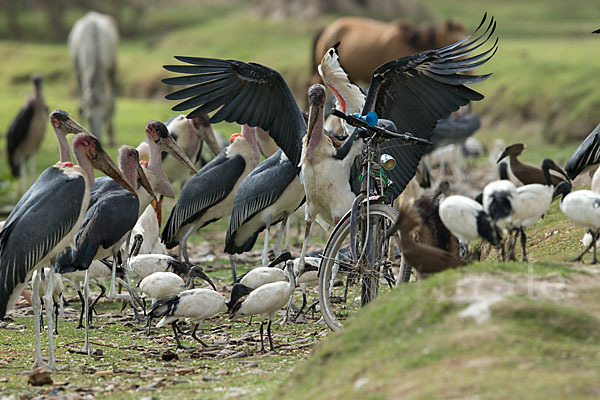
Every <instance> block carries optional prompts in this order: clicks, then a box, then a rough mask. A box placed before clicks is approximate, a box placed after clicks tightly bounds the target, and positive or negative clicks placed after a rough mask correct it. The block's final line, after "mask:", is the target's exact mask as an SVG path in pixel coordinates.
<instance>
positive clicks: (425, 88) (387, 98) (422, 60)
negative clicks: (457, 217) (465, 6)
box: [363, 14, 498, 197]
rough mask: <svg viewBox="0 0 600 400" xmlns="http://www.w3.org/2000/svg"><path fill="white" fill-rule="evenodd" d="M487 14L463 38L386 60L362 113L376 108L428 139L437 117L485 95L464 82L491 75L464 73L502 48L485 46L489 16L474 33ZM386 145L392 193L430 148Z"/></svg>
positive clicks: (489, 29) (395, 142)
mask: <svg viewBox="0 0 600 400" xmlns="http://www.w3.org/2000/svg"><path fill="white" fill-rule="evenodd" d="M486 19H487V14H486V15H484V17H483V19H482V21H481V23H480V24H479V27H477V29H476V30H475V32H474V33H473V34H471V35H469V36H467V37H466V38H465V39H463V40H461V41H459V42H456V43H454V44H451V45H449V46H446V47H442V48H440V49H436V50H427V51H424V52H421V53H417V54H414V55H412V56H408V57H403V58H399V59H397V60H394V61H390V62H387V63H385V64H383V65H381V66H380V67H378V68H377V69H376V70H375V71H374V72H373V78H372V79H371V86H370V88H369V92H368V94H367V102H366V104H365V107H364V109H363V115H365V114H367V113H368V112H369V111H375V112H376V113H377V114H378V115H379V116H380V118H386V119H390V120H392V121H394V123H395V124H396V128H397V130H398V132H399V133H404V132H410V133H412V134H413V135H415V136H418V137H420V138H424V139H430V138H431V135H432V132H433V129H434V128H435V125H436V123H437V121H438V120H439V119H441V118H443V117H445V116H447V115H449V114H450V113H452V112H453V111H456V110H458V108H459V107H460V106H464V105H467V104H468V103H469V102H470V101H476V100H481V99H483V96H482V95H481V94H480V93H477V92H476V91H474V90H472V89H470V88H468V87H466V86H465V85H466V84H472V83H478V82H481V81H483V80H485V79H487V78H488V77H489V76H490V75H491V74H486V75H465V74H461V72H465V71H470V70H472V69H474V68H476V67H478V66H480V65H482V64H484V63H486V62H487V61H488V60H489V59H490V58H492V56H493V55H494V54H495V53H496V50H497V49H498V39H497V38H496V40H495V41H494V42H493V44H492V45H491V46H490V48H489V49H487V50H485V51H482V50H481V47H482V46H483V45H485V44H486V43H488V41H489V40H490V38H491V37H492V36H493V34H494V32H495V29H496V23H495V22H494V19H493V18H491V20H490V22H489V24H487V27H486V29H485V30H484V32H483V33H481V34H480V35H479V36H477V37H474V36H475V34H476V33H477V32H478V31H479V30H480V29H481V28H482V27H483V26H484V25H485V21H486ZM383 147H384V148H383V149H382V150H383V151H384V152H386V153H390V154H391V155H392V156H394V158H395V159H396V160H397V162H398V163H397V165H396V167H395V168H394V169H393V170H391V171H389V176H390V177H391V179H392V181H393V182H394V187H393V189H392V192H393V195H394V197H395V196H397V195H398V194H400V193H401V192H402V190H404V187H406V185H407V184H408V182H409V181H410V179H412V177H413V176H414V174H415V171H416V169H417V165H418V164H419V160H420V159H421V156H422V155H423V154H424V153H425V151H426V150H427V148H426V147H423V146H415V145H411V146H404V145H403V143H402V141H401V140H399V139H394V140H390V141H388V142H386V144H385V145H384V146H383Z"/></svg>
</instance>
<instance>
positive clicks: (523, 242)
mask: <svg viewBox="0 0 600 400" xmlns="http://www.w3.org/2000/svg"><path fill="white" fill-rule="evenodd" d="M521 247H522V248H523V261H524V262H528V261H529V260H528V259H527V236H526V235H525V229H524V228H521Z"/></svg>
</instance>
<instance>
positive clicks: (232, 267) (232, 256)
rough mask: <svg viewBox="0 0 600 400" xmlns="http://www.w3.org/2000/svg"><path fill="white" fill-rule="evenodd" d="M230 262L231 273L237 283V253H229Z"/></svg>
mask: <svg viewBox="0 0 600 400" xmlns="http://www.w3.org/2000/svg"><path fill="white" fill-rule="evenodd" d="M229 262H230V263H231V274H232V275H233V283H235V282H236V281H237V276H236V269H237V268H236V266H235V254H230V255H229Z"/></svg>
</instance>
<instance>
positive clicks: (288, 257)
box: [268, 251, 294, 268]
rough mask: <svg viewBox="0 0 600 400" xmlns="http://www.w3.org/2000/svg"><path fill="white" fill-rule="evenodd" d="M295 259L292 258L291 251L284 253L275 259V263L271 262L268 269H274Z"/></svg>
mask: <svg viewBox="0 0 600 400" xmlns="http://www.w3.org/2000/svg"><path fill="white" fill-rule="evenodd" d="M293 259H294V257H292V253H290V252H289V251H284V252H283V253H281V254H280V255H279V256H278V257H277V258H275V259H274V260H273V261H271V263H270V264H269V265H268V267H269V268H272V267H275V266H276V265H279V264H281V263H282V262H284V261H288V260H293Z"/></svg>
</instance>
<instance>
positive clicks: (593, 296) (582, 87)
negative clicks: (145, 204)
mask: <svg viewBox="0 0 600 400" xmlns="http://www.w3.org/2000/svg"><path fill="white" fill-rule="evenodd" d="M423 3H424V4H426V5H427V6H428V7H429V9H430V11H431V15H432V16H433V17H434V18H436V19H442V18H447V17H451V18H453V19H456V20H459V21H462V22H463V23H464V24H465V26H466V27H467V30H471V29H474V28H475V27H476V26H477V24H478V23H479V20H480V19H481V16H482V15H483V13H484V12H486V11H487V12H488V14H490V15H494V17H495V18H496V19H497V21H498V30H497V32H498V35H499V37H500V45H499V51H498V53H497V54H496V55H495V56H494V58H493V59H492V60H491V61H490V62H489V63H488V64H486V65H485V66H484V68H481V71H480V72H485V73H489V72H492V73H493V75H492V77H491V78H490V79H488V80H487V81H485V82H483V83H482V84H480V85H478V86H477V87H476V90H478V91H480V92H481V93H483V94H484V95H485V99H484V100H483V101H481V102H479V103H477V104H475V105H474V111H475V112H476V113H479V114H481V115H482V117H483V126H482V129H481V130H480V131H479V132H478V133H477V135H476V137H477V138H478V139H480V140H481V141H482V142H483V143H484V144H486V145H488V146H489V145H491V144H492V142H493V140H494V139H496V138H502V139H503V140H504V141H505V142H506V143H507V144H509V143H512V142H517V141H521V142H524V143H526V144H527V149H526V150H525V152H524V153H523V156H522V157H521V159H522V160H523V161H525V162H530V163H535V164H539V163H540V162H541V160H542V159H543V158H545V157H551V158H554V159H555V160H556V161H557V162H558V163H559V164H561V165H564V162H565V161H566V160H567V159H568V157H569V156H570V155H571V153H572V152H573V150H574V149H575V148H576V147H577V145H578V144H579V141H580V140H581V138H583V137H585V136H586V135H587V134H588V133H589V132H590V131H591V130H592V129H593V127H594V126H595V125H596V124H597V123H598V122H599V120H598V117H597V115H598V114H597V109H598V106H599V105H600V92H599V91H598V90H596V81H597V78H596V77H597V71H599V70H600V59H598V57H595V55H596V54H597V53H598V49H599V48H600V35H592V34H591V33H590V32H591V31H593V30H595V29H597V28H599V27H600V8H598V7H597V4H595V2H594V1H588V0H578V1H574V2H564V1H560V0H550V1H543V0H533V1H529V2H522V1H515V0H510V1H503V2H498V1H496V2H492V1H475V0H467V1H461V2H447V1H445V0H427V1H425V2H423ZM252 5H253V3H252V2H243V1H237V0H230V1H225V2H217V1H214V2H213V1H207V2H203V4H197V3H195V2H191V1H186V0H179V1H177V2H173V3H168V4H167V3H166V2H155V3H154V4H153V6H152V7H150V8H149V10H148V12H147V13H146V14H145V15H144V18H142V19H140V20H139V21H137V22H138V24H139V26H138V27H137V28H138V32H139V33H138V34H137V35H136V36H131V37H128V38H126V39H124V40H123V41H122V42H121V45H120V52H119V62H120V63H119V86H120V96H119V98H118V100H117V110H116V115H115V127H116V135H117V142H118V144H119V145H120V144H125V143H126V144H130V145H134V146H136V145H137V144H138V143H139V142H140V141H142V140H143V139H144V135H143V130H144V127H145V124H146V122H147V121H148V120H150V119H157V120H163V121H164V120H166V119H168V118H170V117H171V116H172V115H174V112H173V111H171V110H170V108H171V107H172V106H173V105H174V102H169V101H167V100H165V99H164V95H165V94H166V93H168V92H169V91H170V89H169V88H168V87H166V86H165V85H164V84H162V83H161V82H160V79H162V78H165V77H168V76H170V75H169V73H168V72H166V71H165V70H164V69H162V65H164V64H168V63H173V62H175V60H174V59H173V56H174V55H194V56H206V57H219V58H233V59H240V60H243V61H254V62H259V63H263V64H265V65H269V66H271V67H273V68H275V69H277V70H279V71H280V72H281V73H282V75H283V76H284V78H285V79H286V81H287V82H288V84H289V85H290V87H291V88H292V90H293V92H294V94H295V95H296V98H297V99H298V102H299V104H304V103H305V96H306V92H305V90H306V82H307V80H308V77H309V72H310V54H311V49H310V47H311V42H312V35H313V33H314V32H315V31H316V30H318V29H319V28H320V27H322V26H324V25H325V24H326V23H327V22H329V21H332V20H333V19H334V18H335V17H336V16H335V15H326V16H323V17H321V18H317V19H315V20H308V21H307V20H295V19H288V20H260V19H258V18H256V17H255V16H253V14H252V12H251V7H252ZM373 12H374V13H376V10H375V11H373ZM5 13H6V11H5V10H0V20H3V18H5V17H6V14H5ZM79 16H80V13H78V12H75V11H68V12H66V14H65V20H66V21H67V22H69V23H72V22H73V21H74V20H75V19H76V18H78V17H79ZM394 17H402V16H391V15H386V16H385V18H387V19H392V18H394ZM20 22H21V24H22V25H23V26H24V27H25V28H27V29H26V30H25V32H26V33H25V35H24V39H23V40H20V41H16V40H13V39H6V37H7V33H6V29H7V27H6V25H4V24H0V38H4V39H0V58H1V59H2V60H3V61H2V62H1V63H0V109H2V110H3V112H2V113H0V140H2V141H3V140H4V134H5V131H6V128H7V127H8V126H9V124H10V121H11V120H12V119H13V118H14V116H15V115H16V114H17V112H18V110H19V108H20V107H21V105H22V103H23V101H24V99H25V97H26V96H27V95H28V94H29V93H30V90H31V89H30V84H29V82H28V78H29V76H30V75H31V74H32V73H40V74H42V75H44V77H45V81H44V85H45V86H44V91H45V97H46V102H47V104H48V106H49V108H50V109H51V110H52V109H57V108H62V109H65V110H67V111H68V112H69V113H70V114H71V115H72V116H74V117H75V118H76V119H79V116H78V115H77V99H76V83H75V78H74V76H73V73H72V70H71V64H70V60H69V56H68V51H67V47H66V43H65V42H57V41H53V40H51V39H49V36H48V32H47V27H46V26H47V25H46V21H45V19H44V17H43V15H42V14H41V13H39V12H31V13H22V14H21V15H20ZM80 122H84V121H80ZM84 125H87V124H85V122H84ZM216 129H217V130H219V132H220V133H221V134H222V135H224V136H228V135H229V134H231V133H233V132H235V131H237V130H238V129H239V128H238V127H237V126H235V125H232V124H225V123H221V124H218V125H217V126H216ZM108 150H109V153H110V154H111V155H112V156H113V157H115V156H116V151H117V148H110V149H108ZM57 158H58V155H57V151H56V141H55V139H54V135H53V132H52V130H51V129H50V127H48V129H47V131H46V138H45V140H44V143H43V145H42V148H41V150H40V152H39V153H38V156H37V171H38V173H39V172H41V171H42V170H43V169H44V168H46V167H47V166H49V165H52V164H53V163H55V162H56V161H57ZM478 162H481V163H483V162H484V161H483V160H479V161H478ZM18 192H19V184H18V182H17V181H14V180H13V179H12V178H11V177H10V172H9V169H8V165H7V162H6V153H5V145H4V144H2V145H0V208H3V207H8V208H10V207H11V206H12V205H14V204H15V203H16V202H17V201H18V199H19V196H20V194H19V193H18ZM168 210H169V202H167V209H166V210H165V211H164V215H167V216H168ZM226 227H227V221H219V223H217V224H213V225H211V226H209V227H207V229H205V230H203V231H202V232H201V233H199V234H197V235H194V237H193V239H192V241H193V242H194V244H200V243H202V244H203V245H204V244H205V242H208V243H209V246H210V248H211V249H212V250H214V253H215V254H217V256H218V257H217V259H216V260H215V262H214V265H213V267H214V269H215V270H214V272H213V271H211V276H213V274H214V276H216V279H217V281H220V282H219V283H220V287H222V288H223V289H224V290H228V289H229V287H228V286H226V285H225V283H226V282H228V279H229V272H228V271H227V269H226V266H227V264H228V260H227V259H226V257H225V256H224V255H223V253H222V246H223V240H224V236H225V230H226ZM294 229H295V228H294ZM527 233H528V237H529V244H530V249H529V255H530V259H531V260H532V263H529V264H525V263H519V262H515V263H507V264H500V263H498V262H497V255H496V254H495V252H494V251H490V252H488V253H487V254H488V255H487V259H486V260H485V261H484V262H480V263H476V264H473V265H470V266H468V267H466V268H464V269H461V270H459V271H450V272H446V273H443V274H441V275H439V276H436V277H432V278H431V279H427V280H425V281H423V282H419V283H416V284H410V285H407V286H405V287H402V288H401V289H400V290H396V291H393V292H391V293H389V294H388V295H386V296H383V297H382V298H380V299H378V300H377V301H376V302H375V303H374V304H372V305H370V306H369V307H367V308H366V309H364V310H362V311H361V312H360V313H358V314H357V316H356V318H355V319H354V320H353V321H352V322H351V323H350V324H349V325H348V327H347V328H345V329H344V330H343V331H341V332H336V333H335V334H329V335H327V337H326V338H325V339H323V340H321V337H322V335H324V334H325V332H327V331H326V330H325V328H324V325H322V324H316V323H314V322H312V321H311V322H310V323H309V324H306V325H299V326H293V327H289V326H285V327H283V328H280V327H279V326H278V327H276V328H274V332H276V337H275V340H276V342H277V343H284V344H285V345H286V346H288V347H289V348H286V349H283V350H281V351H279V352H278V353H277V354H267V355H265V356H262V355H259V354H257V352H256V350H257V343H256V340H258V334H257V330H258V325H257V323H256V322H255V323H254V324H253V326H252V328H251V330H248V328H246V327H245V326H243V325H242V324H238V323H230V322H229V321H227V320H226V319H225V318H224V317H222V318H216V319H213V320H210V321H207V322H206V323H205V324H204V326H205V327H206V328H208V329H210V331H207V333H206V335H207V337H206V340H207V341H209V342H211V341H213V340H216V341H217V343H219V344H217V346H216V348H217V349H216V351H221V350H227V351H230V350H231V351H238V350H243V351H245V352H246V356H244V357H242V358H240V359H237V358H235V359H228V360H224V359H221V358H216V357H214V355H210V354H208V353H207V354H204V353H203V352H202V351H199V350H196V351H193V352H189V353H180V354H179V356H180V359H179V360H178V361H172V362H164V361H162V360H161V358H160V357H161V354H162V353H163V352H164V351H165V350H166V349H173V347H174V346H173V345H172V344H171V342H170V340H171V338H172V336H171V334H170V330H162V331H160V332H156V333H155V335H156V336H155V337H154V338H153V339H150V340H149V339H146V337H145V336H144V335H143V334H141V333H139V332H137V331H134V327H132V326H123V321H122V320H121V317H120V316H119V314H118V305H116V304H110V303H108V302H102V303H101V306H100V313H101V314H103V315H101V316H100V317H98V318H96V320H95V321H96V326H95V328H94V329H93V330H92V340H93V341H95V342H97V343H100V344H101V345H100V346H96V347H98V348H101V349H102V351H103V354H104V355H103V356H102V357H92V358H88V357H87V356H83V355H80V354H77V353H70V352H69V351H68V349H69V348H77V347H79V346H80V344H81V343H80V340H81V339H82V337H83V334H82V332H80V331H77V330H75V329H74V327H75V321H74V319H75V316H74V314H72V313H71V314H69V318H68V321H61V322H59V323H60V327H59V329H60V330H61V335H60V337H59V338H58V339H57V352H58V358H59V361H60V362H59V364H60V365H62V366H63V367H66V368H65V369H63V370H61V371H59V372H57V373H55V374H54V375H53V379H54V381H55V386H50V387H45V388H33V387H31V386H27V384H26V381H27V372H28V370H29V367H30V364H31V362H32V359H33V356H32V354H33V334H32V327H33V323H32V320H31V317H30V316H26V315H22V316H19V317H17V318H15V320H14V322H13V324H14V325H13V326H14V327H16V329H0V343H2V344H3V346H5V351H4V352H3V354H2V355H1V356H0V370H1V371H2V373H1V374H0V397H2V396H4V395H11V394H15V395H24V396H36V395H39V396H48V395H55V394H56V395H61V394H82V395H83V394H87V393H93V394H94V395H95V396H97V397H98V398H139V397H141V396H146V395H147V396H158V397H159V398H177V397H179V398H182V397H183V398H191V397H201V398H214V399H217V398H242V397H243V398H250V399H263V398H265V399H266V398H282V397H284V398H308V397H311V398H327V399H333V398H361V399H362V398H365V399H366V398H368V399H383V398H399V397H402V398H414V399H426V398H427V399H429V398H481V399H484V398H485V399H487V398H544V399H545V398H566V397H569V398H575V399H579V398H595V397H597V396H598V394H599V393H600V387H599V386H598V382H599V380H598V378H599V377H598V371H599V368H598V367H599V365H598V360H599V359H600V358H599V357H600V348H599V347H598V345H597V343H598V328H599V327H600V325H599V322H598V316H599V315H600V309H598V307H597V304H598V287H599V286H600V283H599V282H598V278H597V275H596V270H594V269H589V270H588V269H586V270H577V271H574V270H573V269H572V267H571V265H570V263H568V262H567V260H568V259H569V258H572V257H573V256H575V255H576V254H577V253H578V252H579V251H580V249H581V245H580V243H579V240H580V239H581V237H582V236H583V231H582V230H581V229H579V228H576V227H575V226H574V225H572V224H571V223H570V222H568V221H566V219H565V217H564V216H563V215H562V214H561V213H560V211H559V209H558V202H555V203H554V204H553V206H552V207H551V209H550V211H549V212H548V213H547V214H546V216H545V218H544V219H543V220H541V221H540V222H538V224H536V225H535V226H533V227H531V228H530V229H528V231H527ZM325 239H326V238H325V236H324V235H322V234H319V235H318V237H317V239H316V243H317V245H323V243H324V241H325ZM261 240H262V239H260V240H259V243H258V244H257V248H258V247H259V246H260V244H261V243H260V241H261ZM297 244H298V243H296V247H295V248H296V249H297ZM517 251H519V249H517ZM517 254H518V253H517ZM255 259H256V258H254V259H253V260H254V261H255ZM248 266H249V265H246V267H248ZM482 277H483V278H485V279H486V280H485V283H486V284H488V285H491V286H493V285H500V286H499V287H503V286H502V285H505V284H507V283H511V284H512V283H514V286H511V288H512V290H513V292H514V295H511V296H508V297H504V298H503V299H502V300H500V301H498V302H497V303H494V304H493V305H491V306H490V319H489V320H488V321H487V322H484V323H482V324H477V323H475V322H474V321H473V320H472V319H468V318H467V319H465V318H461V317H459V315H458V314H459V313H460V312H462V311H463V310H464V309H465V308H466V307H467V305H468V304H467V303H468V302H467V303H465V302H464V301H462V300H458V299H457V298H456V292H457V288H462V287H463V286H461V285H462V284H464V282H469V281H468V280H469V279H475V280H476V279H483V278H482ZM528 279H531V280H533V281H535V282H538V283H539V282H542V283H543V282H550V283H554V282H555V280H558V281H560V282H562V283H564V285H563V286H560V287H559V288H558V289H557V288H556V287H555V286H552V287H550V289H552V290H553V292H552V293H555V292H554V291H556V293H559V294H560V296H563V297H560V296H559V297H557V298H554V297H552V298H544V297H543V296H541V295H540V292H539V290H542V289H540V288H539V286H536V289H535V290H532V291H531V292H528V291H527V286H526V284H523V285H524V286H523V285H520V284H519V285H517V284H516V283H515V282H522V281H523V280H525V281H527V280H528ZM461 282H462V283H461ZM550 289H548V290H550ZM69 295H70V297H72V298H74V297H75V294H74V291H70V292H69ZM78 307H79V305H78V302H77V301H76V302H75V304H74V305H73V308H74V309H75V310H78ZM316 341H319V342H320V343H319V345H318V346H317V348H316V349H315V350H314V351H312V352H311V351H310V349H311V346H312V344H313V342H316ZM186 343H187V344H188V345H191V344H192V343H191V342H186ZM307 343H308V344H310V345H307V346H305V345H306V344H307ZM213 350H214V349H213ZM225 353H226V352H224V353H223V354H225ZM152 385H154V386H152ZM140 388H142V389H141V390H140Z"/></svg>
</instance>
